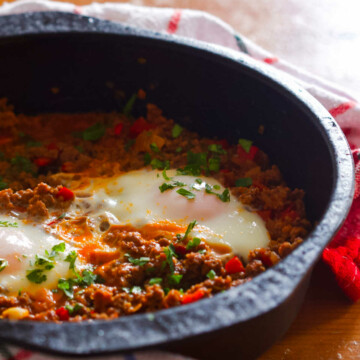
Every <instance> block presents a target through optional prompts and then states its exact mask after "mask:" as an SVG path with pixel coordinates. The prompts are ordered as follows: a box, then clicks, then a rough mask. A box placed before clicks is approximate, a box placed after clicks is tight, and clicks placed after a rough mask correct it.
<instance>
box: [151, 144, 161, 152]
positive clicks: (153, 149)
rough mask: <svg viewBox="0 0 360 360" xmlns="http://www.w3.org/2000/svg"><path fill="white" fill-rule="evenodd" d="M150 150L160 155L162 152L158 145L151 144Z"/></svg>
mask: <svg viewBox="0 0 360 360" xmlns="http://www.w3.org/2000/svg"><path fill="white" fill-rule="evenodd" d="M150 149H151V150H152V151H153V152H156V153H159V152H160V149H159V147H158V146H157V145H156V143H151V144H150Z"/></svg>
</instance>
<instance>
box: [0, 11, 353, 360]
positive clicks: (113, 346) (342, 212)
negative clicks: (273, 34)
mask: <svg viewBox="0 0 360 360" xmlns="http://www.w3.org/2000/svg"><path fill="white" fill-rule="evenodd" d="M139 58H145V59H146V60H147V61H146V63H145V64H141V63H140V62H141V61H140V62H139V61H138V59H139ZM0 80H1V81H0V96H1V97H3V96H6V97H8V98H9V100H10V102H11V103H12V104H13V105H15V109H16V110H18V111H19V112H25V113H28V114H33V113H38V112H76V111H78V112H80V111H97V110H102V111H111V110H121V109H122V106H123V104H122V103H119V101H118V100H116V97H114V90H113V89H109V86H106V83H107V82H109V81H111V82H112V83H113V84H114V86H115V88H117V89H122V90H124V91H125V93H126V94H127V95H128V96H130V95H131V94H132V93H133V92H135V91H137V90H138V89H139V88H143V89H145V90H147V92H148V100H149V101H150V102H153V103H155V104H157V105H159V106H160V108H162V109H163V110H164V113H165V114H166V115H167V116H169V117H172V118H174V119H175V120H176V121H177V122H179V123H180V124H182V125H185V126H188V127H190V128H191V129H194V130H196V131H198V132H199V133H200V134H202V135H206V136H218V137H220V138H227V139H228V140H229V141H230V142H233V143H235V142H236V141H237V139H238V138H239V137H243V138H250V139H253V140H254V141H255V144H256V145H258V146H259V147H260V148H261V149H263V150H264V151H265V152H267V153H268V154H269V155H270V157H271V160H272V161H273V163H275V164H278V165H279V167H280V169H281V171H282V173H283V174H284V176H285V179H286V181H287V182H288V184H289V185H290V186H291V187H294V188H295V187H300V188H302V189H304V190H305V192H306V206H307V212H308V215H309V217H310V219H311V220H312V221H313V222H316V223H318V224H317V226H316V227H315V229H314V231H313V232H312V233H311V234H310V235H309V236H308V238H307V240H306V241H305V242H304V243H303V244H302V245H301V246H299V247H298V248H297V249H296V250H295V251H294V252H293V253H292V254H290V255H289V256H288V257H287V258H286V259H284V260H283V261H281V262H280V263H279V264H278V265H276V266H275V267H273V268H272V269H270V270H268V271H266V272H265V273H263V274H261V275H260V276H258V277H256V278H255V279H254V280H253V281H251V282H250V283H247V284H245V285H242V286H240V287H237V288H234V289H232V290H230V291H227V292H225V293H222V294H219V295H216V296H215V297H213V298H212V299H206V300H202V301H200V302H197V303H194V304H191V305H187V306H181V307H177V308H172V309H168V310H162V311H159V312H156V313H154V314H141V315H133V316H129V317H123V318H120V319H117V320H113V321H107V322H104V321H97V322H83V323H79V324H74V323H63V324H55V323H35V322H9V321H5V320H2V321H0V339H1V340H3V341H7V342H11V343H16V344H20V345H22V346H26V347H31V348H36V349H41V350H44V351H49V352H56V353H61V354H79V355H89V354H100V353H101V354H105V353H110V352H126V351H131V350H134V349H144V348H151V347H157V348H162V349H169V350H174V351H178V352H182V353H185V354H186V353H187V352H188V349H189V348H191V355H193V356H197V357H202V358H205V357H206V358H207V359H210V358H212V354H213V350H214V349H216V350H217V353H219V351H223V354H224V357H225V356H231V355H232V356H235V358H237V359H239V358H240V357H241V358H254V357H256V356H257V355H259V354H260V353H261V352H262V351H264V350H265V349H266V348H268V347H269V346H270V345H271V344H272V343H273V342H274V341H275V340H277V339H279V338H280V337H281V336H282V335H283V334H284V333H285V331H286V330H287V329H288V327H289V325H290V324H291V322H292V321H293V320H294V318H295V316H296V314H297V312H298V310H299V307H300V305H301V303H302V300H303V298H304V294H305V291H306V289H307V285H308V282H309V278H310V274H311V272H312V268H313V266H314V264H315V262H316V260H317V259H318V258H319V256H320V254H321V251H322V250H323V248H324V247H325V246H326V244H327V243H328V242H329V240H330V239H331V238H332V236H333V235H334V234H335V233H336V231H337V230H338V228H339V226H340V225H341V223H342V222H343V220H344V218H345V216H346V214H347V212H348V209H349V207H350V204H351V199H352V195H353V186H354V179H353V162H352V157H351V155H350V151H349V148H348V145H347V142H346V140H345V137H344V135H343V134H342V132H341V130H340V129H339V127H338V126H337V124H336V123H335V122H334V120H333V118H332V117H331V116H330V115H329V113H328V112H327V111H326V110H325V109H324V108H323V107H322V106H321V105H320V104H319V103H318V102H317V101H316V100H314V98H312V97H311V96H310V95H309V94H308V93H306V91H304V90H303V89H301V88H300V87H299V86H298V85H297V84H295V83H294V82H292V81H291V80H289V79H288V78H287V77H285V76H284V75H281V74H279V73H277V72H275V71H274V70H271V69H269V68H268V67H266V66H262V65H261V64H258V63H256V62H254V61H252V60H250V59H248V58H245V57H244V56H242V55H241V54H240V53H237V52H234V51H230V50H227V49H224V48H220V47H216V46H210V45H206V44H203V43H200V42H197V41H191V40H184V39H174V38H172V37H170V36H166V35H161V34H158V33H153V32H149V31H142V30H135V29H132V28H129V27H126V26H122V25H117V24H113V23H111V22H106V21H100V20H96V19H92V18H87V17H81V16H77V15H73V14H63V13H38V14H26V15H13V16H6V17H2V18H1V19H0ZM108 85H109V84H108ZM53 87H57V88H59V89H60V92H59V93H58V94H54V93H53V92H51V91H50V89H51V88H53ZM135 111H136V112H137V113H138V114H140V113H143V112H144V109H141V108H138V109H136V110H135ZM259 125H263V126H264V129H265V131H264V134H263V135H260V134H259V132H258V128H259Z"/></svg>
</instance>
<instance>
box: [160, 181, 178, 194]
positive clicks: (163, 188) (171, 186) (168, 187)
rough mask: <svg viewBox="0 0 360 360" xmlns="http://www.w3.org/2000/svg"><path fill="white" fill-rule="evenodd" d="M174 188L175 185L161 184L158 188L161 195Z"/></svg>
mask: <svg viewBox="0 0 360 360" xmlns="http://www.w3.org/2000/svg"><path fill="white" fill-rule="evenodd" d="M174 187H175V185H172V184H167V183H163V184H161V185H160V186H159V189H160V192H161V193H163V192H164V191H166V190H171V189H173V188H174Z"/></svg>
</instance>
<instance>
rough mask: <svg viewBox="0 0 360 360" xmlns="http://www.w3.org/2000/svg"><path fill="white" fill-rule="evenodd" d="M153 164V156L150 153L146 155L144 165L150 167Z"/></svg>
mask: <svg viewBox="0 0 360 360" xmlns="http://www.w3.org/2000/svg"><path fill="white" fill-rule="evenodd" d="M150 163H151V155H150V154H149V153H145V154H144V165H150Z"/></svg>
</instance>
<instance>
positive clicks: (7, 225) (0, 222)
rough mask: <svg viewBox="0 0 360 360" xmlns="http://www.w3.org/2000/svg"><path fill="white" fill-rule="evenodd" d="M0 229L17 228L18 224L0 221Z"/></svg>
mask: <svg viewBox="0 0 360 360" xmlns="http://www.w3.org/2000/svg"><path fill="white" fill-rule="evenodd" d="M0 227H18V223H17V222H14V223H11V222H9V221H0Z"/></svg>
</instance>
